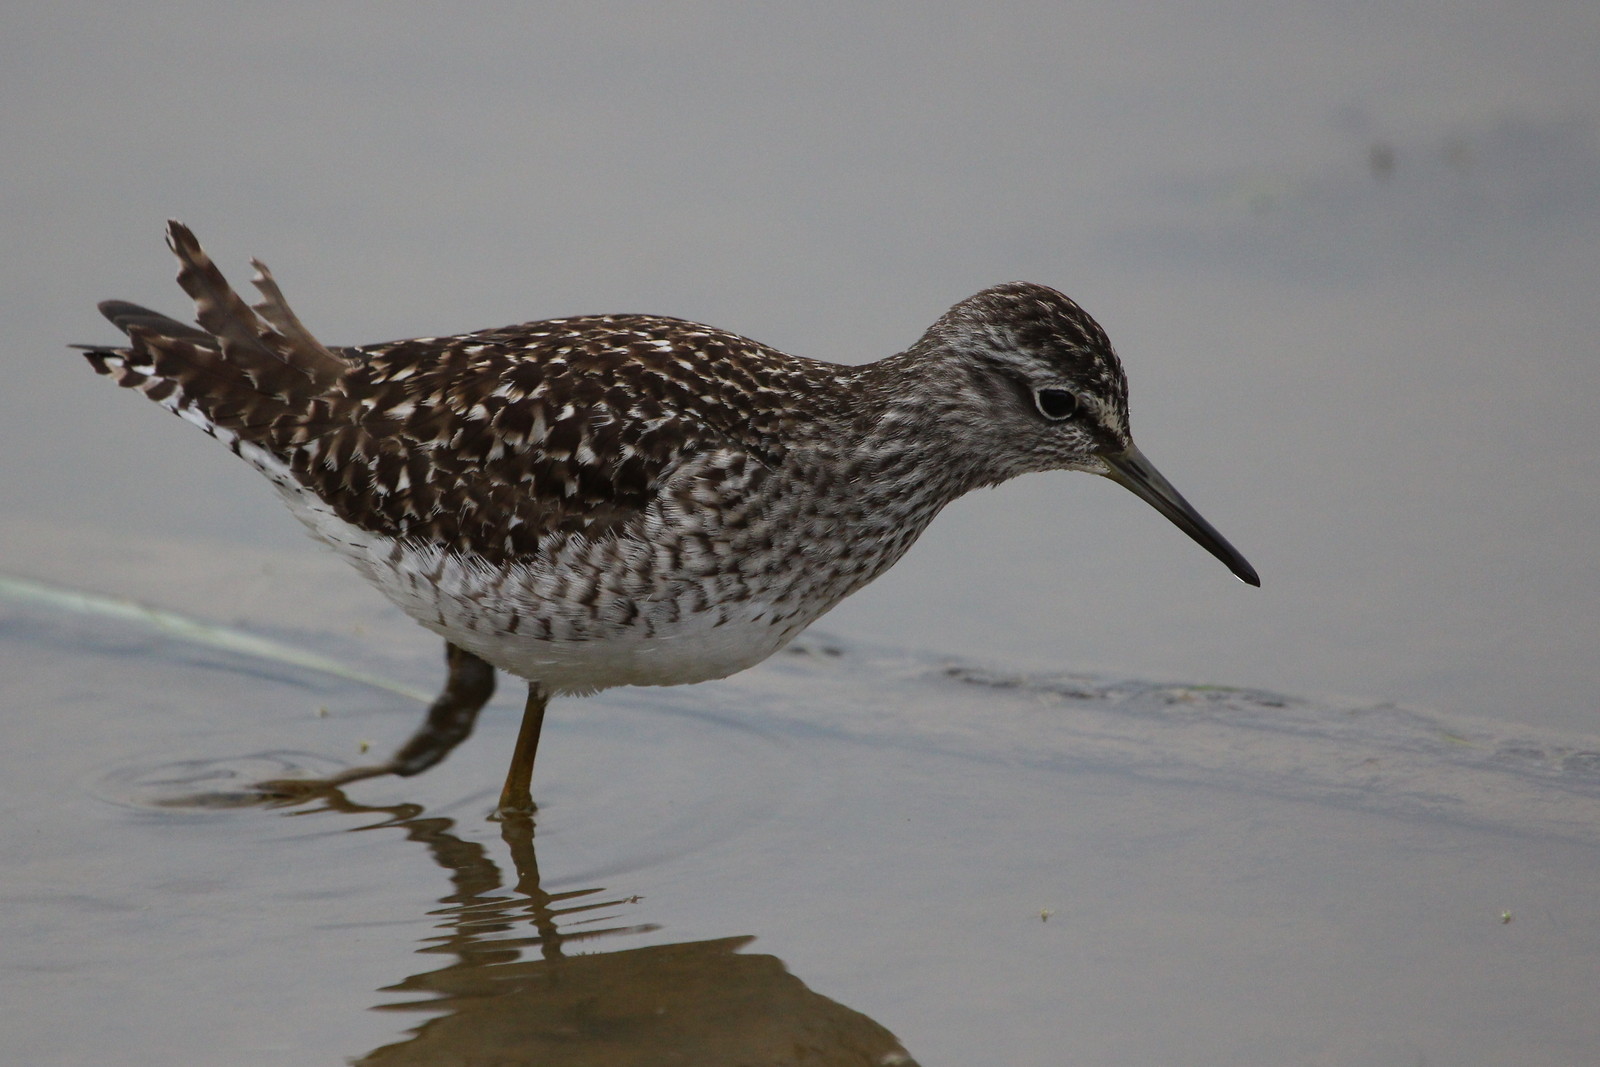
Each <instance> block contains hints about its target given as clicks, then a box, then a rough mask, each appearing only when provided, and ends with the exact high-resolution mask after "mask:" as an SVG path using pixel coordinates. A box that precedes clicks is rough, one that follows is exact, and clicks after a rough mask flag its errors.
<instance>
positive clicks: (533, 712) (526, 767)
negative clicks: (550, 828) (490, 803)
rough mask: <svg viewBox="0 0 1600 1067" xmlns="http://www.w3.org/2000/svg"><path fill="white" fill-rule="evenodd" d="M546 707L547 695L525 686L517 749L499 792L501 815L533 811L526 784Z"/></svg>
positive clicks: (534, 684)
mask: <svg viewBox="0 0 1600 1067" xmlns="http://www.w3.org/2000/svg"><path fill="white" fill-rule="evenodd" d="M549 703H550V694H549V693H547V692H545V691H544V689H543V688H541V687H540V685H539V683H538V682H529V683H528V703H527V706H526V707H524V708H523V709H522V729H521V730H519V731H518V732H517V748H516V751H515V752H513V753H512V754H511V769H510V770H509V771H507V772H506V784H505V788H503V789H502V790H500V808H499V810H500V811H501V812H502V813H512V812H531V811H532V810H533V794H532V793H531V792H530V791H529V789H528V783H529V781H530V780H531V779H532V778H533V757H534V754H535V753H536V752H538V751H539V731H540V730H541V729H542V728H543V727H544V709H545V705H547V704H549Z"/></svg>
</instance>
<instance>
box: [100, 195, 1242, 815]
mask: <svg viewBox="0 0 1600 1067" xmlns="http://www.w3.org/2000/svg"><path fill="white" fill-rule="evenodd" d="M167 236H168V244H169V245H170V246H171V248H172V251H173V252H174V253H175V254H176V255H177V257H178V260H179V262H180V263H181V268H180V269H179V272H178V283H179V284H180V285H181V286H182V287H183V289H184V290H185V292H187V293H188V294H189V296H191V297H192V298H193V299H194V302H195V305H196V309H197V313H196V321H197V322H198V323H199V328H198V329H197V328H195V327H193V326H188V325H185V324H183V323H181V322H177V321H176V320H174V319H170V318H168V317H166V316H165V315H161V314H158V313H157V312H153V311H149V310H147V309H145V308H142V307H139V306H138V305H135V304H129V303H126V302H124V301H116V300H113V301H107V302H105V303H103V304H101V305H100V310H101V312H102V313H103V314H104V315H105V316H106V317H107V318H108V319H110V320H111V322H112V323H113V324H115V325H116V326H117V327H118V328H119V329H120V330H122V331H123V333H125V334H127V336H128V338H129V343H128V345H127V346H126V347H110V346H82V347H83V348H84V349H85V353H86V355H87V356H88V358H89V361H90V362H91V363H92V364H93V365H94V368H95V369H96V370H97V371H99V372H100V373H102V374H108V375H110V376H111V377H112V378H113V379H114V380H115V381H116V382H117V384H119V385H123V386H127V387H129V388H133V389H138V390H139V391H140V392H142V393H144V394H145V395H146V396H148V397H149V398H150V399H152V400H154V401H155V402H156V403H158V404H160V405H161V406H162V407H164V408H166V409H167V410H169V411H171V412H173V413H175V414H177V415H179V416H181V417H182V418H184V419H186V420H188V421H189V422H192V423H194V424H195V425H197V426H199V427H200V428H201V429H202V430H204V431H206V432H207V433H209V434H211V435H212V436H213V437H215V438H217V439H218V440H220V441H222V442H223V443H224V444H226V445H227V446H228V447H229V448H230V449H232V450H233V451H234V452H235V453H236V454H237V455H238V456H239V457H240V458H242V459H244V460H245V461H246V462H247V463H249V464H250V465H251V466H253V467H254V468H255V469H256V470H258V471H260V472H261V473H262V474H264V475H266V476H267V478H268V479H269V480H270V481H271V482H272V484H273V485H274V486H276V487H277V489H278V492H279V493H280V494H281V495H282V496H283V499H284V501H285V502H286V503H287V504H288V505H289V508H290V510H291V511H293V512H294V514H295V516H296V517H298V518H299V519H300V521H301V522H303V523H305V524H306V526H307V527H309V528H310V530H311V531H312V533H313V534H315V535H316V536H317V537H318V538H320V539H321V540H323V541H325V542H327V544H329V545H331V546H332V547H333V548H334V550H335V551H337V552H338V553H339V554H340V555H341V556H343V557H344V558H345V559H347V560H349V561H350V563H352V564H353V565H354V566H355V567H356V569H357V570H359V571H360V572H361V573H362V574H363V575H365V576H366V578H367V580H368V581H370V582H372V584H373V585H375V586H377V587H378V589H380V590H381V591H382V592H383V594H384V595H385V596H387V597H388V598H389V599H390V600H392V601H393V602H394V603H395V604H397V605H399V606H400V608H401V609H403V610H404V611H405V612H406V613H407V614H408V615H410V616H411V617H412V618H413V619H415V620H416V621H417V622H419V623H421V624H422V625H423V626H425V627H427V628H428V629H430V630H432V631H434V632H435V633H437V634H439V635H440V636H441V637H443V638H444V639H445V652H446V659H447V663H448V667H449V674H448V678H447V681H446V683H445V687H444V691H443V692H442V693H441V694H440V696H439V698H438V699H437V700H436V701H435V702H434V703H433V705H432V706H431V707H430V709H429V711H428V717H427V719H426V721H425V723H424V725H423V726H422V727H421V728H420V729H419V730H418V731H417V732H416V734H415V735H414V736H413V737H412V738H411V739H410V740H409V741H407V742H406V743H405V744H404V745H403V746H401V747H400V748H399V749H398V750H397V751H396V752H395V754H394V756H393V757H391V758H390V759H389V760H388V761H386V762H384V763H381V764H378V765H375V766H365V767H355V768H351V769H349V770H346V771H344V772H342V773H340V774H338V775H335V776H334V777H333V778H332V779H329V780H328V781H329V782H330V783H333V784H339V783H344V782H349V781H354V780H356V779H359V778H365V777H369V776H372V775H377V774H400V775H410V774H416V773H417V772H419V771H422V770H424V769H426V768H428V767H431V766H433V765H434V764H435V763H438V762H439V761H440V760H441V759H443V758H444V757H445V756H446V755H447V754H448V753H449V752H450V751H451V750H452V749H453V748H454V747H455V746H456V745H458V744H459V743H460V742H461V741H463V740H464V739H465V738H466V737H467V735H468V734H469V733H470V732H471V730H472V726H473V722H474V720H475V719H476V717H477V714H478V711H479V709H481V708H482V707H483V705H484V704H485V703H486V702H487V701H488V699H489V696H490V694H491V693H492V692H493V689H494V669H495V668H496V667H498V668H500V669H501V670H504V671H507V672H509V673H511V674H514V675H516V676H518V677H520V678H523V679H525V680H526V681H527V683H528V699H527V704H526V708H525V710H524V713H523V721H522V728H521V731H520V734H519V736H518V738H517V742H516V750H515V752H514V753H513V756H512V760H511V768H510V771H509V773H508V774H507V777H506V782H505V787H504V790H503V791H502V793H501V796H500V810H501V811H502V812H507V813H510V812H526V811H531V810H532V809H533V800H532V797H531V794H530V792H529V780H530V777H531V775H532V771H533V760H534V753H535V750H536V748H537V746H538V742H539V731H540V727H541V725H542V723H543V720H544V711H545V705H546V703H547V702H548V700H549V698H550V697H551V696H552V695H555V694H581V693H593V692H595V691H597V690H600V689H605V688H607V687H610V686H615V685H679V684H683V683H687V682H699V681H704V680H707V679H711V678H721V677H724V676H726V675H729V674H732V673H734V672H735V671H740V670H743V669H744V668H746V667H749V666H752V665H754V664H756V663H760V662H761V661H762V660H764V659H766V658H767V657H768V656H770V655H772V654H773V653H774V652H776V651H778V650H779V649H781V648H783V647H784V645H786V644H788V643H789V642H790V641H791V640H793V639H794V637H795V635H797V634H798V633H800V631H801V630H803V629H805V628H806V627H807V626H808V625H810V624H811V622H812V621H813V620H815V619H816V618H817V617H819V616H820V615H822V614H823V613H824V612H826V611H827V610H828V609H829V608H832V607H833V606H834V605H835V604H837V603H838V602H839V601H840V600H842V599H843V598H844V597H846V596H849V595H850V594H851V593H853V592H855V591H856V590H857V589H860V588H861V587H862V586H864V585H866V584H867V583H868V582H870V581H872V579H874V578H876V577H877V576H878V575H880V574H882V573H883V572H884V571H885V570H887V569H888V568H889V567H890V566H892V565H893V564H894V562H895V561H896V560H898V559H899V558H900V557H901V556H902V555H903V554H904V553H905V551H906V550H907V549H908V548H910V547H911V543H912V542H913V541H915V540H916V539H917V537H918V535H920V534H921V533H922V531H923V530H924V529H925V528H926V527H927V525H928V523H929V522H930V521H932V519H933V517H934V516H935V515H936V514H938V512H939V510H940V509H941V508H943V507H944V506H945V505H946V504H948V503H950V502H951V501H952V500H954V499H956V498H957V497H959V496H961V495H962V494H963V493H966V492H968V491H969V490H972V489H976V488H978V487H980V486H988V485H995V484H996V483H999V482H1002V481H1005V480H1006V479H1008V478H1014V477H1016V476H1017V475H1019V474H1027V473H1029V472H1031V471H1046V470H1079V471H1088V472H1089V473H1091V474H1099V475H1103V476H1105V477H1107V478H1111V479H1113V480H1114V481H1116V482H1118V483H1119V484H1121V485H1123V486H1126V487H1127V488H1128V489H1130V490H1132V491H1133V492H1134V493H1135V494H1137V495H1138V496H1139V497H1140V498H1141V499H1143V500H1145V501H1147V502H1148V503H1150V504H1151V505H1152V506H1154V507H1155V509H1156V510H1157V511H1159V512H1160V513H1161V514H1163V515H1165V516H1166V517H1167V518H1168V519H1170V520H1171V521H1172V522H1173V523H1175V524H1176V525H1177V526H1178V527H1179V528H1180V529H1181V530H1183V531H1184V532H1185V533H1187V534H1188V535H1189V536H1190V537H1192V538H1194V540H1195V541H1197V542H1199V543H1200V544H1201V545H1202V546H1204V547H1205V548H1206V550H1207V551H1209V552H1211V553H1212V554H1213V555H1214V556H1216V557H1217V558H1218V559H1220V560H1221V561H1222V562H1223V563H1225V564H1227V566H1228V568H1229V569H1230V570H1231V571H1233V573H1234V574H1235V575H1237V576H1238V577H1239V578H1241V579H1242V580H1244V581H1246V582H1248V583H1250V584H1251V585H1259V584H1260V580H1259V579H1258V578H1257V576H1256V572H1255V571H1254V570H1253V569H1252V568H1251V566H1250V564H1249V563H1247V562H1246V561H1245V559H1244V557H1243V556H1241V555H1240V554H1239V553H1238V552H1237V551H1236V550H1235V549H1234V548H1233V546H1232V545H1230V544H1228V542H1227V541H1226V540H1225V539H1224V538H1223V537H1222V535H1221V534H1219V533H1218V532H1217V531H1216V530H1215V529H1214V528H1213V527H1212V526H1211V525H1210V523H1208V522H1206V521H1205V520H1204V519H1203V518H1201V517H1200V515H1199V513H1198V512H1196V511H1195V509H1194V508H1193V507H1191V506H1190V504H1189V503H1188V502H1187V501H1186V500H1184V498H1183V497H1182V496H1181V495H1179V493H1178V492H1177V490H1176V489H1174V488H1173V487H1172V485H1171V484H1170V483H1168V482H1167V480H1166V479H1165V478H1163V477H1162V476H1161V475H1160V473H1158V472H1157V470H1156V469H1155V467H1153V466H1151V464H1150V463H1149V461H1148V460H1146V459H1145V458H1144V456H1143V455H1142V454H1141V453H1140V451H1139V449H1138V448H1136V447H1135V446H1134V444H1133V440H1132V438H1131V437H1130V436H1129V433H1128V386H1127V379H1126V377H1125V376H1124V375H1123V371H1122V365H1121V363H1120V362H1119V361H1118V359H1117V357H1116V354H1115V353H1114V352H1113V351H1112V348H1111V343H1110V342H1109V341H1108V340H1107V339H1106V335H1105V333H1104V332H1103V331H1102V330H1101V329H1100V326H1099V325H1098V324H1097V323H1096V322H1095V321H1094V320H1093V319H1092V318H1090V317H1089V315H1088V314H1087V313H1086V312H1084V310H1083V309H1082V308H1080V307H1078V305H1077V304H1075V303H1073V302H1072V301H1071V300H1069V299H1067V298H1066V297H1065V296H1063V295H1061V294H1060V293H1058V292H1056V291H1055V290H1053V289H1048V288H1046V287H1044V286H1042V285H1033V284H1028V283H1023V282H1013V283H1010V284H1007V285H999V286H995V287H994V288H992V289H985V290H984V291H983V292H981V293H978V294H977V295H975V296H972V297H969V298H967V299H966V300H963V301H961V302H960V303H959V304H957V305H955V306H954V307H952V308H951V309H950V310H949V311H947V312H946V313H945V314H944V315H943V316H942V317H941V318H940V319H939V321H937V322H935V323H934V324H933V326H931V327H930V328H929V329H928V331H927V332H926V333H924V334H923V335H922V338H921V339H920V340H918V341H917V343H916V344H914V345H912V346H911V347H910V348H908V349H906V350H905V351H904V352H901V353H900V354H898V355H894V356H890V357H888V358H887V359H882V360H879V361H878V362H876V363H868V364H864V365H861V366H844V365H839V364H833V363H825V362H821V361H818V360H812V359H803V358H800V357H798V356H790V355H786V354H784V353H782V352H779V351H776V350H774V349H772V348H768V347H766V346H765V345H761V344H757V343H756V342H754V341H751V340H748V339H747V338H744V337H740V336H737V335H735V334H731V333H727V332H725V331H723V330H718V329H715V328H713V327H710V326H702V325H699V324H696V323H692V322H686V321H683V320H681V319H672V318H663V317H660V316H655V315H587V316H580V317H576V318H564V319H550V320H547V321H542V322H526V323H522V324H520V325H516V326H505V327H501V328H499V329H490V330H480V331H478V332H476V333H468V334H462V335H460V336H456V337H420V338H415V339H413V340H407V341H394V342H390V343H387V344H375V345H363V346H360V347H355V348H332V347H328V346H325V345H323V344H322V343H321V342H319V341H318V340H317V339H316V338H315V337H313V336H312V335H311V333H310V332H309V331H308V330H307V329H306V328H305V327H304V326H303V325H301V323H300V320H299V319H298V318H297V317H296V316H295V314H294V312H293V311H291V310H290V309H289V305H288V304H287V302H286V301H285V300H284V298H283V294H282V293H281V292H280V291H279V289H278V286H277V284H276V282H274V280H273V278H272V274H271V273H270V272H269V271H268V270H267V268H266V267H265V266H264V265H263V264H261V263H260V262H259V261H252V263H253V265H254V266H255V268H256V271H257V274H256V276H255V278H254V279H253V282H254V284H255V286H256V288H257V289H258V290H259V291H260V293H261V300H260V302H258V303H256V304H255V305H253V306H251V305H247V304H246V303H245V301H244V300H243V299H242V298H241V297H240V296H239V295H238V294H237V293H235V292H234V291H233V289H232V288H230V286H229V285H228V282H227V281H226V280H225V279H224V278H223V276H222V274H221V273H220V272H219V271H218V270H217V268H216V267H215V266H214V265H213V264H212V262H211V260H210V258H209V257H207V255H206V253H205V252H204V251H203V250H202V249H201V247H200V245H199V242H197V241H196V240H195V237H194V235H193V234H192V233H191V232H190V231H189V229H188V228H187V227H185V226H184V225H182V224H181V223H178V222H172V223H170V224H169V226H168V230H167Z"/></svg>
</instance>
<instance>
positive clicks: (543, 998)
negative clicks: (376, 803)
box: [293, 788, 914, 1067]
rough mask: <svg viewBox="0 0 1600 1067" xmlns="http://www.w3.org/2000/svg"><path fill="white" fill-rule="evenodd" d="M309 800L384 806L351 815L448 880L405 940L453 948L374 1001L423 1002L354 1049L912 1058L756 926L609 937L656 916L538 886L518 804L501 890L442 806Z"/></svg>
mask: <svg viewBox="0 0 1600 1067" xmlns="http://www.w3.org/2000/svg"><path fill="white" fill-rule="evenodd" d="M317 801H318V803H317V804H316V805H315V806H312V807H305V806H301V805H295V806H294V808H293V814H296V815H309V814H313V813H315V812H318V811H337V812H343V813H347V814H373V815H381V816H383V818H382V819H381V820H380V821H378V822H376V823H372V824H369V825H367V826H364V827H361V829H362V830H379V829H395V830H400V831H402V832H404V833H405V835H406V837H407V838H408V839H410V840H412V841H417V842H420V843H421V844H422V845H424V846H425V847H426V848H427V849H428V853H429V855H431V856H432V857H433V859H434V861H435V862H436V863H438V864H439V866H441V867H442V868H444V869H445V871H447V872H448V873H449V876H450V881H451V883H452V885H453V888H452V891H451V893H450V894H449V895H448V896H445V897H444V898H442V899H441V900H440V903H441V904H442V905H443V907H442V908H441V909H440V910H438V911H436V912H433V913H432V914H433V915H434V916H436V917H437V918H438V920H439V929H440V930H441V931H442V932H441V933H440V934H439V935H438V936H435V937H432V938H429V939H428V943H427V944H426V946H425V947H423V948H421V949H419V950H418V951H419V952H420V953H423V954H428V955H447V956H450V957H452V959H451V960H450V961H449V962H447V963H446V964H445V965H444V966H442V967H439V968H437V969H435V970H429V971H423V972H421V973H419V974H414V975H412V976H411V977H409V978H406V979H404V980H403V981H400V982H397V983H396V984H394V985H391V986H387V987H385V988H384V989H383V990H382V992H385V993H409V994H415V995H416V997H417V999H415V1000H410V1001H406V1002H404V1003H398V1004H396V1003H387V1004H383V1005H381V1006H380V1007H381V1010H385V1011H417V1012H428V1013H431V1014H433V1015H434V1016H435V1017H434V1018H432V1019H429V1020H428V1021H427V1022H424V1023H423V1024H422V1025H420V1026H418V1027H417V1028H416V1029H415V1030H413V1031H412V1032H411V1036H410V1037H408V1038H407V1039H406V1040H404V1041H400V1042H397V1043H395V1044H391V1045H384V1046H383V1047H381V1048H378V1049H375V1050H374V1051H372V1052H371V1053H369V1054H368V1055H366V1056H365V1057H362V1058H360V1059H358V1060H355V1061H353V1062H355V1063H357V1064H367V1065H374V1067H377V1065H382V1067H392V1065H405V1064H429V1065H433V1067H441V1065H445V1064H461V1065H466V1064H489V1063H493V1064H503V1065H512V1064H541V1065H557V1064H558V1065H563V1067H591V1065H592V1067H601V1065H604V1067H629V1065H636V1064H637V1065H641V1067H642V1065H645V1064H652V1065H655V1064H694V1065H697V1067H719V1065H724V1064H726V1065H734V1064H763V1065H767V1064H771V1065H778V1064H791V1063H792V1064H805V1065H808V1067H834V1065H840V1067H843V1065H850V1067H855V1065H891V1064H896V1065H904V1064H913V1063H914V1061H913V1060H912V1059H911V1057H910V1056H909V1055H908V1054H907V1053H906V1052H905V1050H904V1049H903V1048H901V1047H900V1043H899V1042H898V1041H897V1040H896V1039H895V1037H894V1035H893V1034H891V1033H890V1032H889V1031H888V1030H886V1029H884V1028H883V1027H882V1026H879V1025H878V1024H877V1023H875V1022H873V1021H872V1020H871V1019H869V1018H867V1017H866V1016H865V1015H862V1014H861V1013H859V1012H856V1011H852V1010H850V1009H849V1008H846V1007H845V1006H843V1005H842V1004H837V1003H835V1002H834V1001H832V1000H829V999H828V998H827V997H824V996H821V995H819V994H817V993H814V992H812V991H811V990H810V989H808V988H806V986H805V984H804V983H802V982H801V981H800V980H799V979H798V978H796V977H795V976H794V975H792V974H790V973H789V972H788V971H787V970H785V969H784V966H783V962H782V961H781V960H779V959H778V958H777V957H775V956H766V955H754V954H745V953H741V952H739V951H738V950H739V949H741V948H743V947H744V946H745V945H748V944H749V943H750V942H751V941H752V940H754V938H753V937H725V938H720V939H718V940H714V941H692V942H686V943H682V944H668V945H651V946H648V947H644V948H630V949H623V950H619V951H615V952H606V951H605V950H604V945H603V941H604V939H605V938H607V937H611V936H614V935H617V934H636V933H646V932H649V931H651V930H654V929H657V928H656V927H655V926H652V925H649V924H630V925H615V924H612V923H611V918H610V917H611V916H612V915H613V914H614V913H615V909H617V908H618V907H621V906H625V905H631V904H636V903H637V898H613V897H607V896H606V895H605V891H604V890H601V889H580V890H574V891H570V892H564V893H548V892H546V891H545V890H544V889H543V887H542V886H541V885H540V882H539V864H538V859H537V857H536V855H535V853H534V827H533V821H532V820H531V819H529V818H527V817H509V818H506V819H504V820H503V821H502V822H501V833H502V836H503V837H504V839H505V842H506V845H507V846H508V848H509V849H510V852H511V858H512V862H513V863H514V864H515V865H516V869H517V876H516V880H515V883H514V884H513V885H512V886H511V887H509V889H508V888H507V886H506V883H505V880H504V878H503V877H502V875H501V872H500V868H499V867H498V866H497V865H496V864H495V862H494V860H492V859H491V858H490V856H489V853H488V851H487V850H486V849H485V848H484V847H483V846H482V845H480V844H477V843H475V842H472V841H467V840H464V839H462V838H461V837H459V836H457V835H456V834H455V833H453V832H452V829H453V827H454V825H455V822H454V820H452V819H448V818H443V817H439V816H428V815H426V814H424V811H423V809H422V808H421V807H420V806H419V805H413V804H399V805H395V806H393V807H378V808H375V807H368V806H365V805H361V804H356V803H354V802H352V801H351V800H349V798H347V797H346V796H345V795H344V794H343V793H341V792H340V791H339V790H337V789H334V788H327V789H323V790H319V791H318V793H317ZM574 950H576V951H574ZM535 957H536V958H535Z"/></svg>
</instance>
